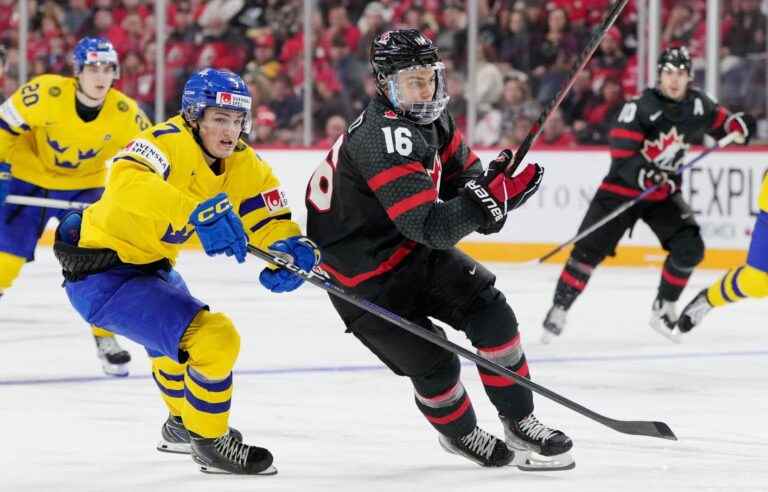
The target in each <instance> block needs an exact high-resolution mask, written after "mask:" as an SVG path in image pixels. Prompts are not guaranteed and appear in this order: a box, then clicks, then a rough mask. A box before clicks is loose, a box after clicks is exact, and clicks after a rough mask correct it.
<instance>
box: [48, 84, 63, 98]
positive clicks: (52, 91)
mask: <svg viewBox="0 0 768 492" xmlns="http://www.w3.org/2000/svg"><path fill="white" fill-rule="evenodd" d="M48 95H49V96H51V97H59V96H60V95H61V88H60V87H56V86H53V87H51V88H49V89H48Z"/></svg>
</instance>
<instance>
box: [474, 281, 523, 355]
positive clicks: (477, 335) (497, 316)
mask: <svg viewBox="0 0 768 492" xmlns="http://www.w3.org/2000/svg"><path fill="white" fill-rule="evenodd" d="M463 329H464V332H465V333H466V334H467V336H468V337H469V339H470V340H471V341H472V345H474V346H475V347H493V346H496V345H500V344H503V343H506V342H507V341H509V340H510V339H512V338H513V337H515V336H516V335H517V333H518V331H517V318H516V317H515V313H514V311H512V308H511V307H509V304H507V299H506V298H505V297H504V294H502V293H501V292H500V291H499V290H498V289H497V288H496V287H494V286H488V287H487V288H485V289H483V290H482V291H481V292H480V293H479V294H478V296H477V299H475V301H474V303H473V304H472V306H471V309H470V310H469V311H468V312H467V313H466V325H465V326H464V327H463Z"/></svg>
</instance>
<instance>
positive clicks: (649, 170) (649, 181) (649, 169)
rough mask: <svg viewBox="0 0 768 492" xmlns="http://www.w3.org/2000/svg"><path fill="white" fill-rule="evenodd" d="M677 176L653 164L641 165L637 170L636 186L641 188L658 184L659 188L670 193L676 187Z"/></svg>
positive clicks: (675, 189)
mask: <svg viewBox="0 0 768 492" xmlns="http://www.w3.org/2000/svg"><path fill="white" fill-rule="evenodd" d="M678 179H679V178H678V176H677V175H675V174H670V173H668V172H666V171H662V170H661V169H659V168H657V167H654V166H643V167H641V168H640V169H639V170H638V172H637V186H638V187H639V188H640V189H641V190H645V189H648V188H651V187H653V186H657V185H660V186H659V189H660V190H662V191H666V192H667V195H671V194H672V193H674V192H675V191H677V189H678V183H677V181H678Z"/></svg>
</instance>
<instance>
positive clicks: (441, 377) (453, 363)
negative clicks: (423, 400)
mask: <svg viewBox="0 0 768 492" xmlns="http://www.w3.org/2000/svg"><path fill="white" fill-rule="evenodd" d="M460 374H461V363H460V362H459V357H458V356H457V355H455V354H450V355H449V356H447V357H444V358H442V359H441V360H440V361H438V363H437V364H436V365H434V366H433V367H431V368H429V370H428V371H426V372H425V373H423V374H421V375H419V376H412V377H411V381H412V382H413V387H414V389H415V390H416V392H417V393H418V394H419V395H421V396H424V397H427V398H430V397H433V396H436V395H439V394H441V393H444V392H445V391H447V390H448V389H450V388H452V387H453V386H454V385H455V384H456V383H457V382H458V381H459V375H460Z"/></svg>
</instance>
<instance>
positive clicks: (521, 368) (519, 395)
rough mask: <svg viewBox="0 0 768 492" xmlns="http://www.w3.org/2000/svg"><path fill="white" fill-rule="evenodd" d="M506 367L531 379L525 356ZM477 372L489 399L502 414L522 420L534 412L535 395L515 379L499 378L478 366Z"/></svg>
mask: <svg viewBox="0 0 768 492" xmlns="http://www.w3.org/2000/svg"><path fill="white" fill-rule="evenodd" d="M494 362H496V361H494ZM505 367H506V368H507V369H509V370H511V371H512V372H514V373H515V374H517V375H519V376H523V377H526V378H530V377H531V373H530V370H529V369H528V362H527V361H526V360H525V354H522V355H521V356H520V358H519V360H518V362H517V363H516V364H514V365H512V366H509V365H505ZM477 371H478V372H479V373H480V380H481V381H482V382H483V386H485V392H486V393H487V394H488V398H489V399H490V400H491V402H492V403H493V405H494V406H495V407H496V410H498V411H499V413H500V414H502V415H505V416H507V417H510V418H514V419H521V418H523V417H525V416H527V415H529V414H530V413H531V412H533V393H531V390H529V389H528V388H525V387H523V386H521V385H519V384H517V383H516V382H515V381H514V380H513V379H510V378H508V377H505V376H499V375H498V374H496V373H493V372H490V371H488V370H487V369H485V368H484V367H481V366H477Z"/></svg>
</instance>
